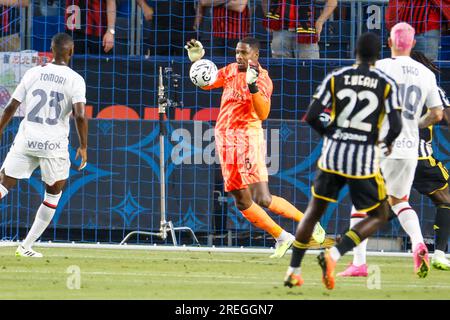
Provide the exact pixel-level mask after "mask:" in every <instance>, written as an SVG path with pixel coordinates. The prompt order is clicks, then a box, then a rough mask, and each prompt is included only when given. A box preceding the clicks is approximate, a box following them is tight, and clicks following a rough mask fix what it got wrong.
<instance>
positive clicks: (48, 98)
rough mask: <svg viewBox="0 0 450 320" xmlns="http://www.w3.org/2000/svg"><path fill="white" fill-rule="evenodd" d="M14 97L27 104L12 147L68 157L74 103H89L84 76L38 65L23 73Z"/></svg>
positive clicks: (51, 155)
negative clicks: (87, 101) (70, 121)
mask: <svg viewBox="0 0 450 320" xmlns="http://www.w3.org/2000/svg"><path fill="white" fill-rule="evenodd" d="M12 98H13V99H16V100H17V101H19V102H21V103H25V117H24V119H23V120H22V122H21V123H20V126H19V131H18V133H17V136H16V138H15V140H14V146H13V147H14V148H16V150H17V151H20V152H25V153H26V154H29V155H33V156H37V157H45V158H58V157H68V144H69V139H68V136H69V130H70V124H69V120H70V115H71V113H72V106H73V104H75V103H78V102H82V103H86V83H85V82H84V79H83V78H82V77H81V76H80V75H79V74H78V73H76V72H75V71H73V70H72V69H71V68H69V67H67V66H62V65H56V64H53V63H49V64H46V65H44V66H37V67H34V68H31V69H30V70H28V71H27V72H26V73H25V74H24V76H23V78H22V80H21V81H20V83H19V85H18V86H17V88H16V90H15V91H14V93H13V95H12Z"/></svg>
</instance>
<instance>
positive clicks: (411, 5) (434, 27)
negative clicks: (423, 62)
mask: <svg viewBox="0 0 450 320" xmlns="http://www.w3.org/2000/svg"><path fill="white" fill-rule="evenodd" d="M449 20H450V1H449V0H389V4H388V8H387V11H386V28H387V29H388V31H390V30H391V28H392V27H393V26H394V25H395V24H396V23H397V22H407V23H409V24H410V25H412V26H413V28H414V29H415V31H416V37H415V38H416V41H417V42H416V46H415V47H414V49H415V50H417V51H420V52H423V53H424V54H425V56H426V57H427V58H428V59H430V60H432V61H434V60H437V58H438V53H439V40H440V38H441V28H443V26H444V25H447V24H448V22H449ZM442 30H443V29H442Z"/></svg>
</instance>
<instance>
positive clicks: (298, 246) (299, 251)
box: [290, 240, 308, 268]
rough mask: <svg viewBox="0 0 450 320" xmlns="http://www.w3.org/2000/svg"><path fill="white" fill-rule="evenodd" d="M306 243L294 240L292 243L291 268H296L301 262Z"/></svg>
mask: <svg viewBox="0 0 450 320" xmlns="http://www.w3.org/2000/svg"><path fill="white" fill-rule="evenodd" d="M307 247H308V244H306V243H301V242H298V241H297V240H295V241H294V243H293V244H292V257H291V264H290V266H291V267H292V268H298V267H300V265H301V264H302V260H303V257H304V256H305V252H306V249H307Z"/></svg>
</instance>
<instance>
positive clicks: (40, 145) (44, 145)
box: [27, 140, 61, 150]
mask: <svg viewBox="0 0 450 320" xmlns="http://www.w3.org/2000/svg"><path fill="white" fill-rule="evenodd" d="M27 142H28V148H30V149H36V150H57V149H61V142H55V143H53V142H50V141H45V142H39V141H30V140H28V141H27Z"/></svg>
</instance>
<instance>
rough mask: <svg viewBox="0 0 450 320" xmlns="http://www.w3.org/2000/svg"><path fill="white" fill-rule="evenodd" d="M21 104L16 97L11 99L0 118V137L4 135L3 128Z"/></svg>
mask: <svg viewBox="0 0 450 320" xmlns="http://www.w3.org/2000/svg"><path fill="white" fill-rule="evenodd" d="M19 106H20V102H19V101H17V100H16V99H11V102H10V103H8V105H7V106H6V108H5V111H4V112H3V114H2V117H1V119H0V139H1V137H2V135H3V130H5V128H6V126H7V125H8V123H9V122H10V121H11V119H12V117H13V116H14V114H15V113H16V111H17V109H18V108H19Z"/></svg>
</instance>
